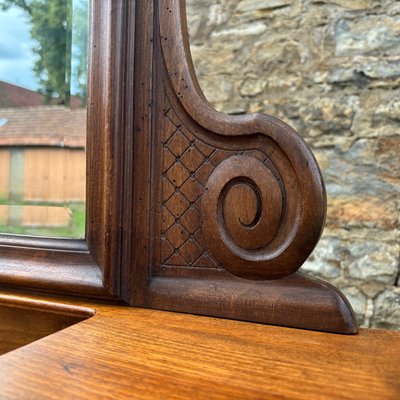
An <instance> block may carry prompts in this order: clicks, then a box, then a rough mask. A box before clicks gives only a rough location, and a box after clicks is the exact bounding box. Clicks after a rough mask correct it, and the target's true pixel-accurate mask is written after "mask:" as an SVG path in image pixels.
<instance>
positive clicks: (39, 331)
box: [0, 294, 94, 397]
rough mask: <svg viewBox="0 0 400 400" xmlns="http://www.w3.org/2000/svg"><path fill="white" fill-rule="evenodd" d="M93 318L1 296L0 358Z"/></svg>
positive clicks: (65, 307)
mask: <svg viewBox="0 0 400 400" xmlns="http://www.w3.org/2000/svg"><path fill="white" fill-rule="evenodd" d="M93 315H94V311H93V310H92V309H90V308H84V307H78V306H75V307H74V306H70V305H66V304H58V303H54V302H49V301H33V300H32V299H29V298H28V299H24V298H18V297H15V296H9V295H8V296H7V295H2V294H0V355H1V354H4V353H7V352H9V351H12V350H15V349H17V348H19V347H21V346H25V345H26V344H28V343H31V342H34V341H36V340H38V339H41V338H43V337H45V336H48V335H51V334H52V333H54V332H57V331H60V330H62V329H65V328H66V327H68V326H70V325H73V324H76V323H78V322H80V321H82V320H84V319H86V318H89V317H91V316H93ZM0 397H1V391H0Z"/></svg>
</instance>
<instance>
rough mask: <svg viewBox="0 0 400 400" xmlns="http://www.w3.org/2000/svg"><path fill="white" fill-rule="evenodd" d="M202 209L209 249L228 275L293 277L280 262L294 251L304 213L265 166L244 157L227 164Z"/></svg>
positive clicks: (212, 179)
mask: <svg viewBox="0 0 400 400" xmlns="http://www.w3.org/2000/svg"><path fill="white" fill-rule="evenodd" d="M294 184H295V183H294ZM291 189H292V190H293V188H291ZM201 210H202V219H203V223H204V227H205V229H204V237H205V240H206V242H207V245H208V247H209V249H210V250H211V251H212V253H213V254H214V256H215V257H216V258H217V259H218V261H219V262H220V263H221V264H222V265H223V266H224V268H225V269H226V270H228V271H229V272H231V273H233V274H235V275H237V276H240V277H242V278H250V279H273V278H277V277H281V276H284V275H288V272H287V271H286V268H282V264H279V262H278V263H277V260H278V259H279V258H281V257H282V255H283V256H284V257H285V258H287V255H288V252H289V253H290V252H291V250H290V245H291V242H292V239H293V237H294V236H296V231H297V228H298V226H297V225H298V224H297V220H298V218H297V216H298V214H299V213H300V211H301V210H300V208H299V207H298V206H296V204H295V203H293V202H292V203H287V201H286V190H285V187H284V185H283V183H282V180H281V179H280V177H279V176H278V177H277V176H275V175H274V173H273V172H272V171H271V170H270V169H269V168H268V167H267V166H266V165H265V164H264V163H263V162H261V161H260V160H258V159H256V158H254V157H250V156H244V155H243V156H233V157H230V158H228V159H227V160H225V161H223V162H222V163H221V164H220V165H219V166H218V167H217V168H216V169H215V170H214V172H213V173H212V174H211V176H210V178H209V180H208V182H207V184H206V190H205V194H204V195H203V199H202V208H201ZM294 251H296V250H294Z"/></svg>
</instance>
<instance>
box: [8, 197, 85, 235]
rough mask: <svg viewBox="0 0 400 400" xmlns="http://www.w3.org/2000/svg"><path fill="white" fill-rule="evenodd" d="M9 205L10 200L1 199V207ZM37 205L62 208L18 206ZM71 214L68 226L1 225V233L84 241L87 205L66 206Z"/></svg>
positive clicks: (52, 205) (51, 205)
mask: <svg viewBox="0 0 400 400" xmlns="http://www.w3.org/2000/svg"><path fill="white" fill-rule="evenodd" d="M2 204H3V205H9V201H8V200H4V199H0V205H2ZM24 205H36V206H38V207H45V206H49V207H54V206H60V205H55V204H53V203H48V204H46V203H40V204H38V203H32V202H21V203H18V206H24ZM66 207H67V208H68V209H69V211H70V214H71V218H70V221H69V224H68V226H61V227H47V226H23V225H19V226H16V225H12V226H10V225H5V224H1V223H0V232H1V233H3V234H4V233H5V234H7V233H8V234H13V235H28V236H45V237H59V238H73V239H82V238H83V236H84V232H85V204H83V203H74V204H71V203H70V204H68V205H67V206H66Z"/></svg>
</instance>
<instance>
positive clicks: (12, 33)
mask: <svg viewBox="0 0 400 400" xmlns="http://www.w3.org/2000/svg"><path fill="white" fill-rule="evenodd" d="M35 43H36V42H35V41H34V40H32V39H31V36H30V24H29V20H28V18H27V17H26V16H25V15H24V13H23V12H22V11H21V10H19V9H17V8H10V9H9V10H7V11H1V10H0V80H1V81H5V82H9V83H13V84H16V85H19V86H22V87H25V88H28V89H33V90H36V89H37V88H38V84H37V81H36V78H35V76H34V74H33V72H32V69H33V65H34V63H35V55H34V54H33V53H32V48H33V47H34V46H35Z"/></svg>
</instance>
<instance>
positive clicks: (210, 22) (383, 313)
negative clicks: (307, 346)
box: [187, 0, 400, 329]
mask: <svg viewBox="0 0 400 400" xmlns="http://www.w3.org/2000/svg"><path fill="white" fill-rule="evenodd" d="M187 8H188V22H189V34H190V37H191V47H192V54H193V59H194V64H195V67H196V71H197V74H198V77H199V80H200V84H201V87H202V88H203V90H204V93H205V95H206V97H207V98H208V99H209V101H210V102H211V103H212V104H213V105H214V106H215V107H216V108H217V109H219V110H221V111H224V112H227V113H233V114H242V113H250V112H264V113H267V114H271V115H274V116H277V117H279V118H281V119H282V120H284V121H285V122H287V123H289V124H290V125H292V126H293V127H294V128H295V129H296V130H297V131H298V132H299V133H300V134H301V135H302V136H303V137H304V138H305V140H306V141H307V142H308V143H309V145H310V146H311V147H312V149H313V151H314V153H315V155H316V157H317V159H318V161H319V164H320V166H321V168H322V172H323V175H324V178H325V183H326V186H327V191H328V219H327V225H326V229H325V232H324V235H323V238H322V240H321V242H320V244H319V245H318V247H317V248H316V250H315V251H314V253H313V255H312V256H311V258H310V259H309V261H307V262H306V264H305V265H304V266H303V267H302V270H303V271H305V272H307V273H308V274H312V275H314V276H317V277H321V278H324V279H326V280H328V281H331V282H332V283H334V284H336V285H337V286H339V287H340V288H341V289H342V290H343V291H344V292H345V294H346V295H347V296H348V298H349V300H350V302H351V303H352V305H353V308H354V310H355V312H356V314H357V316H358V319H359V321H360V323H361V324H362V325H363V326H365V327H379V328H389V329H400V287H399V284H400V282H399V253H400V245H399V243H400V241H399V239H400V229H399V228H400V223H399V210H400V200H399V198H400V196H399V192H400V91H399V86H400V2H399V1H395V0H293V1H290V0H241V1H237V0H187Z"/></svg>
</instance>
